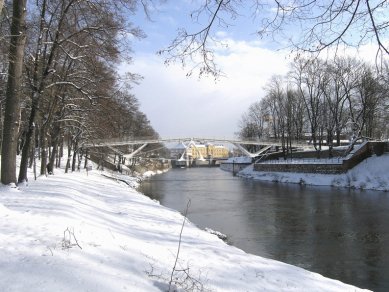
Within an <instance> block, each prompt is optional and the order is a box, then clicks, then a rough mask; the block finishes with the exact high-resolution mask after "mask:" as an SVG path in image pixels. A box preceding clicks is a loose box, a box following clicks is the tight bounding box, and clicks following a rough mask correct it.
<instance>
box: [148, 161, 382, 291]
mask: <svg viewBox="0 0 389 292" xmlns="http://www.w3.org/2000/svg"><path fill="white" fill-rule="evenodd" d="M141 191H142V192H143V193H145V194H146V195H148V196H149V197H151V198H153V199H157V200H159V201H160V202H161V204H162V205H164V206H167V207H170V208H173V209H176V210H178V211H181V212H183V211H184V210H185V207H186V205H187V202H188V200H189V199H191V206H190V209H189V212H188V217H189V219H190V220H191V221H192V222H193V223H195V224H196V225H198V226H199V227H202V228H205V227H209V228H212V229H214V230H217V231H220V232H222V233H224V234H226V235H227V236H228V238H229V243H231V244H232V245H234V246H237V247H239V248H241V249H243V250H244V251H246V252H248V253H252V254H256V255H259V256H262V257H266V258H271V259H276V260H279V261H282V262H286V263H289V264H293V265H297V266H299V267H302V268H305V269H308V270H310V271H315V272H318V273H320V274H322V275H324V276H326V277H330V278H334V279H338V280H341V281H342V282H345V283H349V284H352V285H356V286H358V287H361V288H368V289H371V290H374V291H389V194H388V193H384V192H374V191H355V190H347V189H335V188H330V187H313V186H300V185H294V184H277V183H268V182H258V181H251V180H245V179H241V178H236V177H232V175H231V174H230V173H228V172H224V171H222V170H220V169H218V168H191V169H173V170H171V171H169V172H167V173H165V174H162V175H157V176H154V177H152V178H150V179H149V180H146V181H145V182H143V184H142V187H141Z"/></svg>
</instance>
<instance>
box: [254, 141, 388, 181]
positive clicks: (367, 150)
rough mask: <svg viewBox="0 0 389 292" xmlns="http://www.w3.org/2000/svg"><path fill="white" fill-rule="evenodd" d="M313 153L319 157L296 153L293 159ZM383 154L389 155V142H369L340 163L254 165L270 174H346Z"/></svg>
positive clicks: (257, 169) (261, 163)
mask: <svg viewBox="0 0 389 292" xmlns="http://www.w3.org/2000/svg"><path fill="white" fill-rule="evenodd" d="M312 153H315V154H316V155H317V153H316V152H309V153H307V155H304V152H301V153H295V154H294V155H293V158H312ZM383 153H389V142H367V143H365V144H363V145H362V146H361V147H360V148H358V149H357V150H356V151H355V152H354V153H353V154H349V155H347V156H346V157H339V159H341V162H340V163H331V162H329V163H322V162H321V163H314V162H313V163H298V162H296V161H294V162H293V163H285V162H282V163H270V161H269V162H268V163H267V162H266V160H265V161H262V162H260V163H256V164H255V165H254V170H256V171H269V172H302V173H324V174H336V173H344V172H347V171H348V170H349V169H351V168H353V167H355V166H356V165H357V164H359V163H360V162H361V161H363V160H365V159H366V158H368V157H370V156H372V155H373V154H376V155H378V156H379V155H382V154H383ZM277 154H278V153H277ZM278 155H279V154H278ZM269 157H270V159H279V158H280V157H282V154H281V156H280V157H277V156H276V155H269ZM276 157H277V158H276ZM316 158H317V156H316ZM267 160H268V159H267Z"/></svg>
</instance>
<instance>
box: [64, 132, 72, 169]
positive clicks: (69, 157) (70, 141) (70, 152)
mask: <svg viewBox="0 0 389 292" xmlns="http://www.w3.org/2000/svg"><path fill="white" fill-rule="evenodd" d="M71 157H72V139H71V138H70V137H69V138H68V158H67V160H66V166H65V173H68V171H69V167H70V159H71Z"/></svg>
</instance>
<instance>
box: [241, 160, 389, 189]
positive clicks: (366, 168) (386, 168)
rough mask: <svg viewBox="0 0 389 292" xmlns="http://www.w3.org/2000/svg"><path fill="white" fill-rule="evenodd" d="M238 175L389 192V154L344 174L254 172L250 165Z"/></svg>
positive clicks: (364, 162) (283, 181)
mask: <svg viewBox="0 0 389 292" xmlns="http://www.w3.org/2000/svg"><path fill="white" fill-rule="evenodd" d="M314 163H317V162H316V161H315V162H314ZM238 175H239V176H241V177H245V178H251V179H255V180H264V181H275V182H282V183H301V184H307V185H321V186H334V187H348V188H355V189H365V190H378V191H389V154H384V155H381V156H375V155H374V156H372V157H369V158H368V159H366V160H364V161H362V162H361V163H360V164H358V165H357V166H356V167H354V168H353V169H351V170H349V171H348V172H347V173H344V174H309V173H292V172H262V171H254V170H253V165H250V166H248V167H246V168H245V169H243V170H242V171H240V172H239V173H238Z"/></svg>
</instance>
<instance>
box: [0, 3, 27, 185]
mask: <svg viewBox="0 0 389 292" xmlns="http://www.w3.org/2000/svg"><path fill="white" fill-rule="evenodd" d="M25 19H26V0H14V1H13V12H12V24H11V41H10V49H9V65H8V80H7V89H6V100H5V109H4V112H5V114H4V126H3V139H2V148H1V182H2V183H3V184H11V183H16V152H17V144H18V141H17V137H18V131H19V123H20V98H21V95H22V71H23V56H24V46H25V42H26V25H25Z"/></svg>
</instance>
